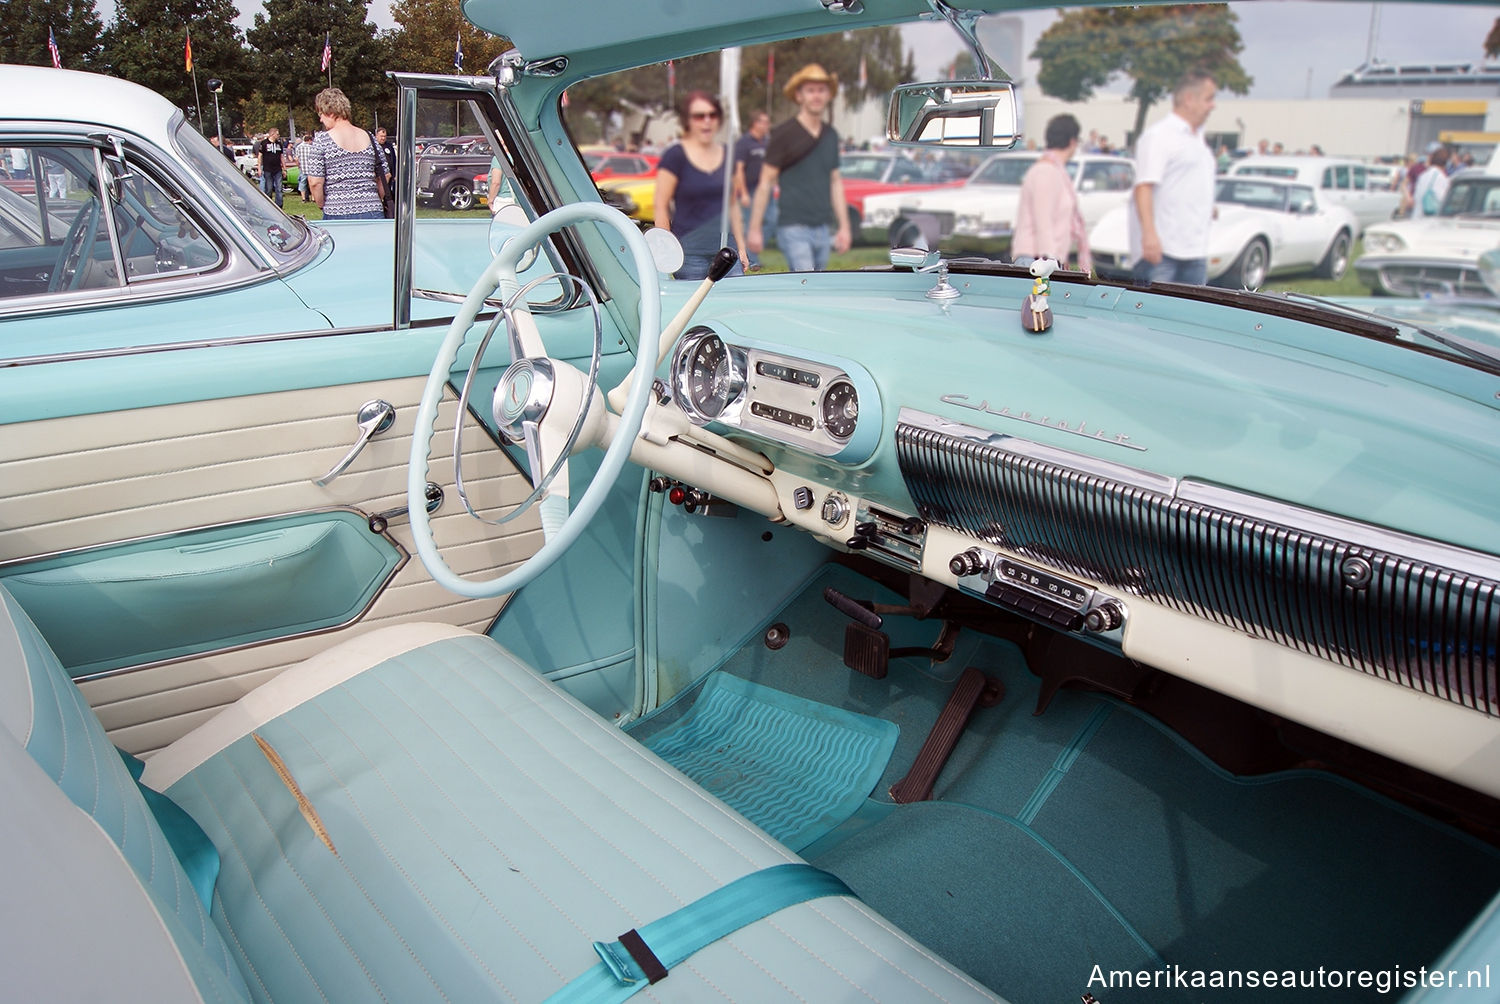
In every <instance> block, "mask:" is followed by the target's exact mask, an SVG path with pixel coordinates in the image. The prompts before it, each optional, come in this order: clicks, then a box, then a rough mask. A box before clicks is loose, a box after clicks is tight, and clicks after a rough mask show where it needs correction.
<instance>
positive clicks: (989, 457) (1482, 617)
mask: <svg viewBox="0 0 1500 1004" xmlns="http://www.w3.org/2000/svg"><path fill="white" fill-rule="evenodd" d="M991 439H992V441H991V442H984V441H976V440H975V439H973V438H966V437H964V436H959V435H951V434H949V433H947V432H944V431H937V430H933V429H927V428H921V427H919V426H915V425H910V424H907V423H905V422H903V423H902V424H900V425H898V426H897V451H898V457H899V461H900V464H901V470H902V474H903V476H904V478H905V481H906V486H907V489H908V490H909V491H910V492H911V496H912V499H913V501H915V502H916V504H917V511H918V513H919V514H920V515H921V516H922V518H924V519H926V520H928V521H929V522H932V523H936V524H939V525H943V526H947V527H950V528H952V529H954V530H958V531H961V532H964V533H967V534H970V535H971V536H974V537H977V538H980V539H982V540H985V541H988V542H990V543H993V544H996V545H998V546H1002V547H1005V548H1007V549H1009V550H1012V551H1014V552H1016V553H1018V554H1021V555H1024V556H1026V557H1028V558H1030V559H1032V560H1034V561H1036V562H1038V563H1040V564H1044V565H1050V566H1052V567H1054V568H1057V569H1059V570H1062V571H1066V572H1072V573H1074V574H1077V575H1081V576H1084V577H1086V578H1090V579H1093V580H1095V581H1096V582H1100V583H1103V584H1105V585H1107V586H1110V587H1113V588H1115V589H1117V590H1121V591H1124V592H1128V593H1132V594H1134V595H1137V596H1141V597H1145V598H1149V599H1151V600H1154V601H1156V602H1160V603H1162V604H1164V605H1167V606H1171V607H1174V608H1176V609H1178V610H1182V611H1184V612H1188V613H1192V614H1195V615H1197V616H1199V617H1204V618H1207V619H1210V620H1212V621H1215V622H1217V623H1220V624H1224V625H1227V626H1229V627H1232V628H1235V629H1238V630H1240V631H1244V632H1245V633H1247V634H1250V635H1252V636H1254V637H1257V638H1262V639H1266V640H1269V641H1274V642H1277V643H1279V644H1282V645H1286V646H1288V647H1290V648H1293V649H1296V650H1298V651H1301V652H1307V653H1310V654H1313V655H1317V656H1320V657H1322V658H1324V659H1328V660H1331V661H1333V662H1336V663H1339V664H1341V665H1344V666H1348V667H1350V668H1352V669H1357V670H1360V671H1361V672H1365V673H1369V674H1372V675H1374V676H1379V677H1381V678H1383V679H1386V680H1391V681H1393V682H1396V683H1400V684H1402V685H1404V686H1407V687H1410V688H1412V689H1414V690H1419V691H1421V692H1423V693H1426V694H1431V695H1434V696H1436V697H1440V698H1443V699H1445V700H1449V701H1452V702H1454V703H1456V704H1461V705H1464V706H1466V707H1470V708H1475V709H1477V710H1480V711H1483V712H1485V713H1487V714H1490V715H1497V714H1500V688H1497V672H1496V668H1497V647H1500V582H1497V581H1496V578H1495V577H1493V576H1490V577H1486V576H1484V575H1481V574H1472V573H1469V572H1464V571H1460V570H1458V569H1456V568H1454V567H1449V566H1450V564H1459V562H1451V563H1446V562H1437V561H1432V560H1425V559H1419V558H1416V557H1413V556H1412V555H1411V554H1403V553H1400V552H1399V551H1397V550H1394V549H1392V548H1390V547H1386V546H1382V544H1381V541H1382V540H1383V539H1386V538H1390V537H1392V536H1393V535H1390V534H1389V533H1388V532H1387V533H1386V534H1385V535H1384V537H1382V535H1381V533H1380V532H1378V531H1376V532H1372V533H1371V534H1370V536H1371V538H1372V540H1374V541H1375V543H1374V544H1373V545H1372V544H1370V543H1365V542H1360V541H1359V537H1360V536H1361V535H1360V534H1356V533H1350V534H1348V535H1347V538H1352V539H1347V538H1346V536H1345V535H1342V534H1330V533H1326V532H1320V530H1318V529H1316V528H1312V527H1307V526H1302V527H1299V526H1297V525H1296V521H1295V519H1287V520H1285V521H1281V520H1274V521H1273V520H1269V519H1266V518H1265V517H1264V516H1260V515H1250V514H1248V513H1245V512H1237V511H1235V510H1234V509H1233V508H1231V507H1228V506H1225V507H1220V506H1215V505H1209V504H1204V503H1202V502H1199V501H1188V500H1184V499H1181V498H1178V497H1176V495H1175V494H1173V493H1172V492H1170V491H1162V490H1155V489H1152V488H1147V487H1142V486H1140V485H1136V484H1131V483H1129V482H1128V481H1127V480H1124V479H1116V478H1112V477H1109V476H1107V475H1103V474H1098V473H1090V472H1088V471H1084V470H1079V469H1074V468H1072V467H1069V466H1067V465H1065V464H1062V463H1058V462H1053V461H1051V460H1045V459H1037V458H1035V457H1031V456H1027V455H1024V454H1022V453H1017V452H1013V451H1011V450H1007V449H1005V448H1003V447H1001V446H997V445H995V443H994V440H996V439H998V440H1001V441H1003V439H1004V437H991ZM1285 508H1286V510H1287V512H1288V514H1289V515H1292V516H1295V515H1296V514H1297V513H1298V512H1305V511H1303V510H1297V509H1295V508H1293V507H1290V506H1287V507H1285ZM1309 522H1315V521H1309ZM1372 531H1373V528H1372ZM1398 539H1399V538H1398ZM1406 539H1408V540H1413V541H1415V540H1416V538H1406ZM1419 543H1420V542H1419ZM1435 549H1441V550H1442V551H1443V552H1444V553H1447V554H1450V555H1451V554H1458V555H1460V556H1462V555H1464V554H1467V553H1469V552H1458V551H1457V549H1454V548H1447V547H1446V545H1441V546H1440V548H1435ZM1407 550H1410V551H1413V552H1416V553H1420V552H1421V551H1422V550H1424V548H1420V547H1416V548H1408V549H1407ZM1475 557H1476V558H1477V559H1479V561H1480V562H1488V561H1492V559H1488V558H1486V556H1482V555H1476V556H1475Z"/></svg>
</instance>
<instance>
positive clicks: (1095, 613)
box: [1083, 600, 1125, 633]
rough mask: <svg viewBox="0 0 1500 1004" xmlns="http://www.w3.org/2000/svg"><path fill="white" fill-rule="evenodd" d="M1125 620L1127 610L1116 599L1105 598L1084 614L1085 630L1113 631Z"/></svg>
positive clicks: (1097, 631)
mask: <svg viewBox="0 0 1500 1004" xmlns="http://www.w3.org/2000/svg"><path fill="white" fill-rule="evenodd" d="M1124 622H1125V611H1124V610H1122V609H1120V604H1118V603H1116V602H1115V601H1114V600H1105V601H1104V602H1103V603H1101V604H1099V605H1098V606H1097V607H1095V608H1094V609H1092V610H1090V611H1089V612H1088V613H1086V614H1084V615H1083V626H1084V629H1085V630H1088V631H1093V632H1095V633H1102V632H1105V631H1113V630H1114V629H1115V628H1117V627H1119V626H1120V625H1121V624H1123V623H1124Z"/></svg>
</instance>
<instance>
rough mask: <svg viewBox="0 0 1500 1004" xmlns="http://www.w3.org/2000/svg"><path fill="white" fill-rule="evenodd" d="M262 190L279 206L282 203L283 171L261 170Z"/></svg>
mask: <svg viewBox="0 0 1500 1004" xmlns="http://www.w3.org/2000/svg"><path fill="white" fill-rule="evenodd" d="M260 190H261V191H262V192H265V193H266V197H267V198H269V199H270V200H271V201H272V202H274V203H276V204H277V205H278V206H279V205H281V172H280V171H275V172H272V171H262V172H260Z"/></svg>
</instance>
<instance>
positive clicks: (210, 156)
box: [172, 114, 309, 259]
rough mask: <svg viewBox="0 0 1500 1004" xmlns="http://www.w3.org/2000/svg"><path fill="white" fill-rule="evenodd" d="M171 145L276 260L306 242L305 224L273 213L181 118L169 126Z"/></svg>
mask: <svg viewBox="0 0 1500 1004" xmlns="http://www.w3.org/2000/svg"><path fill="white" fill-rule="evenodd" d="M172 142H173V143H174V144H175V145H176V147H177V149H178V151H179V152H180V153H181V154H182V155H183V156H184V157H186V158H187V160H188V161H189V163H191V164H192V166H193V168H194V169H195V170H196V171H197V172H198V175H199V177H200V178H201V179H202V180H203V181H205V182H206V183H207V185H208V187H209V189H210V190H211V191H213V193H214V194H215V195H217V196H218V198H219V201H220V202H222V203H223V204H224V205H225V206H226V207H228V209H229V211H230V212H232V213H234V214H235V215H236V216H238V217H239V219H240V222H241V223H243V224H244V226H245V229H246V230H247V231H248V232H249V233H250V236H251V237H253V238H254V239H255V241H256V242H257V243H258V244H260V245H261V247H263V248H265V249H266V250H267V251H270V252H271V253H272V254H273V255H275V256H276V257H277V258H280V259H290V258H291V257H292V256H293V255H294V254H295V253H296V252H297V250H298V249H299V248H301V247H302V245H303V244H304V243H306V241H307V240H308V239H309V231H308V229H307V226H306V224H304V223H303V222H302V221H301V220H298V219H294V218H292V217H289V216H287V215H286V214H284V213H283V212H282V211H281V210H280V209H277V208H276V204H275V203H273V202H272V201H271V200H269V199H267V198H266V197H265V196H264V195H262V194H261V191H260V189H259V188H257V187H256V186H255V183H254V182H252V181H250V180H249V179H247V178H246V177H245V176H244V175H243V174H241V173H240V172H239V170H238V169H237V168H236V167H235V166H234V164H232V163H231V162H230V161H229V158H228V157H226V156H224V154H223V153H221V152H220V151H219V150H218V149H217V148H216V147H214V145H213V144H212V143H210V142H209V141H208V140H207V139H206V138H205V137H204V136H203V135H202V134H201V133H199V132H198V130H197V129H194V128H193V127H192V126H190V125H188V124H187V122H186V121H185V120H184V119H183V118H182V116H181V114H179V115H178V116H177V118H176V120H175V123H174V126H173V130H172Z"/></svg>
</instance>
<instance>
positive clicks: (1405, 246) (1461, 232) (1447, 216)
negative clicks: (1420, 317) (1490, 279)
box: [1355, 169, 1500, 297]
mask: <svg viewBox="0 0 1500 1004" xmlns="http://www.w3.org/2000/svg"><path fill="white" fill-rule="evenodd" d="M1496 247H1500V174H1491V173H1488V171H1486V170H1479V169H1475V170H1468V171H1461V172H1459V173H1458V174H1456V175H1454V176H1453V177H1452V178H1450V179H1449V182H1448V194H1447V196H1445V197H1444V199H1443V205H1442V208H1441V209H1439V210H1438V215H1437V216H1424V217H1420V218H1418V219H1414V220H1392V221H1390V222H1387V223H1381V224H1379V225H1378V226H1373V227H1371V228H1370V229H1369V230H1367V231H1365V250H1364V254H1363V255H1362V256H1361V257H1360V258H1359V260H1358V261H1357V262H1356V263H1355V272H1356V273H1357V274H1358V275H1359V278H1360V281H1361V282H1363V283H1364V284H1365V285H1367V286H1369V287H1370V289H1372V290H1373V291H1375V292H1376V293H1390V294H1392V295H1395V296H1423V295H1426V294H1433V293H1437V294H1448V295H1456V296H1477V297H1493V296H1494V295H1495V292H1494V291H1493V290H1492V289H1490V287H1489V286H1488V285H1487V284H1486V283H1485V282H1484V281H1483V279H1482V277H1481V275H1480V271H1479V256H1480V255H1482V254H1484V253H1485V252H1486V251H1489V250H1492V249H1494V248H1496Z"/></svg>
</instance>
